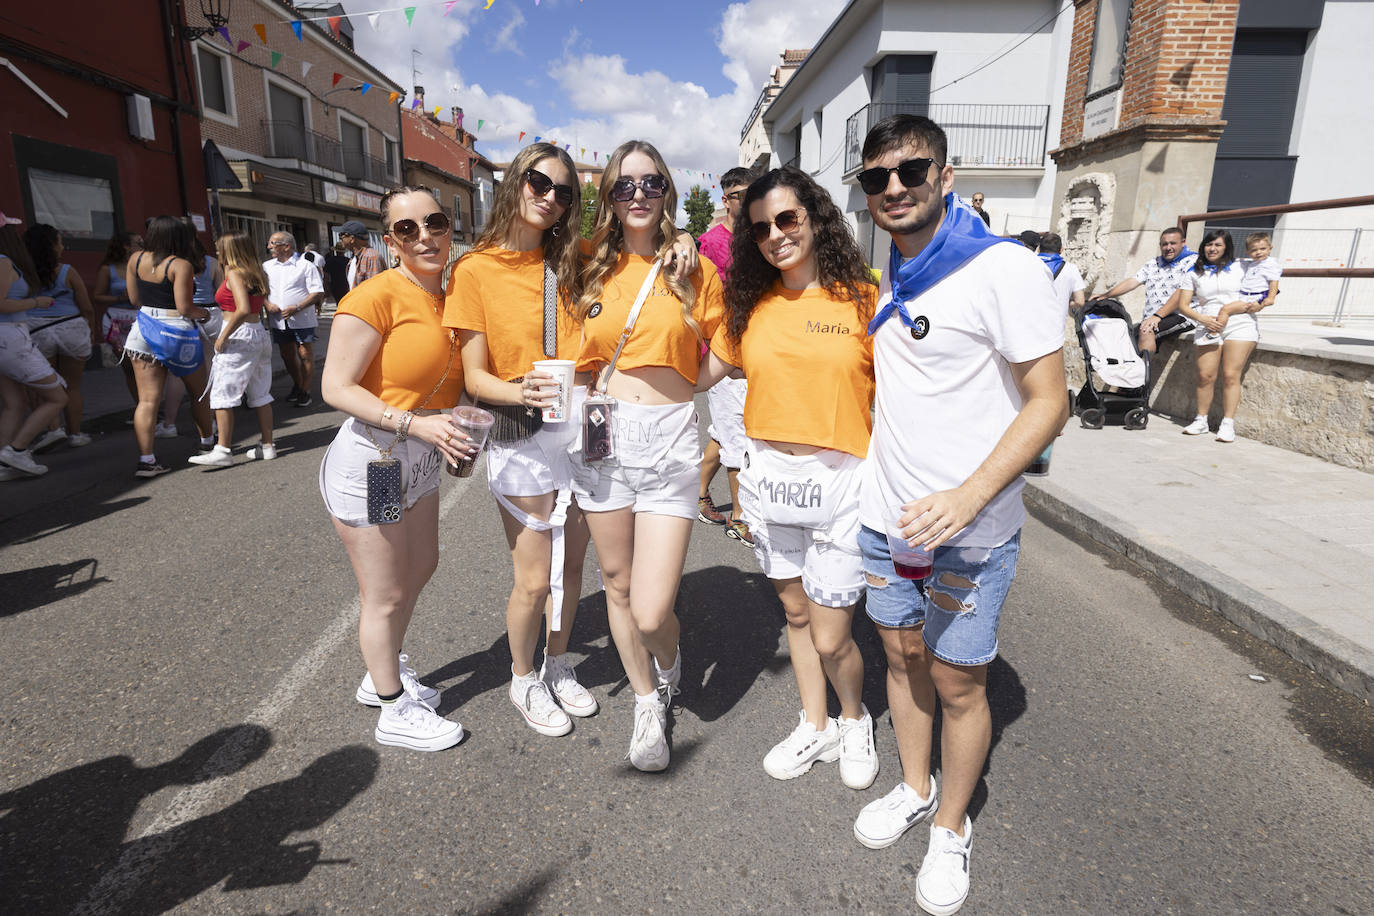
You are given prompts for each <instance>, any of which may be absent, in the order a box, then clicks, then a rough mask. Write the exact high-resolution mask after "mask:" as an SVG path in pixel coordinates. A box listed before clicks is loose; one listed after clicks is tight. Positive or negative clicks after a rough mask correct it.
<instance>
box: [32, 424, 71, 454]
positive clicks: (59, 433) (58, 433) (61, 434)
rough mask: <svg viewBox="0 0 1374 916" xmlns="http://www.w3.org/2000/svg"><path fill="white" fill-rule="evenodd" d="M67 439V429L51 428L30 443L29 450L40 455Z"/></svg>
mask: <svg viewBox="0 0 1374 916" xmlns="http://www.w3.org/2000/svg"><path fill="white" fill-rule="evenodd" d="M66 441H67V431H66V430H65V429H50V430H48V431H47V432H45V433H43V435H41V436H39V437H38V438H37V439H34V440H33V441H32V442H30V443H29V451H30V452H33V454H35V455H38V454H41V453H42V452H46V451H47V450H48V449H50V448H54V447H56V446H58V445H60V444H62V443H63V442H66Z"/></svg>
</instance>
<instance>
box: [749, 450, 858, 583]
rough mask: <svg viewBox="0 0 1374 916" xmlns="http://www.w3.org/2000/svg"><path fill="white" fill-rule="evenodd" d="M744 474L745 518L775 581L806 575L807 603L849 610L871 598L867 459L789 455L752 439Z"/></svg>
mask: <svg viewBox="0 0 1374 916" xmlns="http://www.w3.org/2000/svg"><path fill="white" fill-rule="evenodd" d="M747 442H748V445H747V446H746V448H745V452H744V467H743V469H742V470H741V471H740V474H739V504H740V516H741V517H742V518H743V519H744V521H745V522H746V523H747V524H748V525H749V533H750V534H751V535H753V537H754V556H755V557H757V558H758V561H759V566H760V567H762V569H763V574H764V575H765V576H767V577H768V578H770V579H795V578H798V577H800V578H801V580H802V588H803V590H805V592H806V594H807V597H809V598H810V599H811V600H812V601H814V602H816V603H817V604H819V605H822V606H824V607H849V606H850V605H852V604H854V603H855V602H857V601H858V600H859V596H860V595H862V594H863V593H864V571H863V556H862V555H861V554H860V552H859V527H860V523H859V479H860V476H861V472H862V469H863V460H862V459H861V458H858V457H856V456H854V455H851V454H849V453H847V452H841V451H836V450H834V449H826V450H824V451H820V452H816V453H815V454H812V455H789V454H787V453H786V452H781V451H778V450H777V449H775V448H773V447H772V446H770V445H768V444H766V443H764V442H760V441H759V440H757V439H749V440H747Z"/></svg>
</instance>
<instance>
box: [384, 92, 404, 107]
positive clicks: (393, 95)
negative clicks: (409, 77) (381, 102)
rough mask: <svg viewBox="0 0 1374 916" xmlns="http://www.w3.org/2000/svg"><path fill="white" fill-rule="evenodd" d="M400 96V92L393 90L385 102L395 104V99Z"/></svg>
mask: <svg viewBox="0 0 1374 916" xmlns="http://www.w3.org/2000/svg"><path fill="white" fill-rule="evenodd" d="M400 97H401V94H400V93H399V92H393V93H391V95H389V96H387V97H386V103H387V104H388V105H395V104H396V100H397V99H399V98H400Z"/></svg>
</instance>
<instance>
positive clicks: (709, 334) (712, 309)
mask: <svg viewBox="0 0 1374 916" xmlns="http://www.w3.org/2000/svg"><path fill="white" fill-rule="evenodd" d="M701 274H702V276H701V289H700V291H698V293H697V302H696V309H695V310H694V311H695V312H696V317H697V323H698V324H700V325H701V338H702V340H707V341H709V340H712V339H714V338H715V335H716V331H717V330H718V329H719V328H720V326H721V322H722V320H723V319H724V318H725V287H724V286H722V285H721V282H720V273H719V272H718V271H717V270H716V266H715V265H714V264H712V263H711V262H710V261H706V260H703V261H702V262H701Z"/></svg>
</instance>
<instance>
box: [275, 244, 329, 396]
mask: <svg viewBox="0 0 1374 916" xmlns="http://www.w3.org/2000/svg"><path fill="white" fill-rule="evenodd" d="M268 247H269V248H271V250H272V255H273V257H272V259H271V260H268V261H264V262H263V264H262V269H263V272H264V273H266V274H267V282H268V284H270V286H271V292H270V293H269V294H268V297H267V299H266V300H265V301H264V302H263V309H264V311H266V312H267V320H268V325H269V327H270V329H271V331H272V338H273V339H274V340H275V341H276V342H277V347H278V348H279V349H280V350H281V358H282V362H283V363H285V365H286V373H287V375H289V376H291V393H290V394H288V395H287V396H286V400H287V401H288V402H290V403H291V404H294V405H296V406H297V407H309V406H310V405H311V404H312V403H314V400H313V399H312V398H311V397H310V378H311V376H313V375H314V374H315V329H316V328H317V327H319V325H320V317H319V313H318V306H319V304H320V303H321V302H323V301H324V280H322V279H321V277H320V272H319V270H318V269H317V268H316V267H315V265H314V264H312V263H310V262H309V261H307V260H306V259H305V258H303V257H301V256H300V255H299V254H297V253H296V239H295V238H294V237H293V236H292V235H291V233H289V232H274V233H272V238H271V239H269V240H268Z"/></svg>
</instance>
